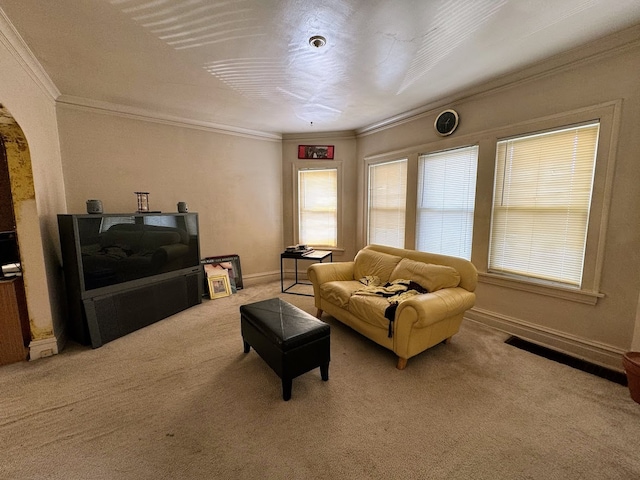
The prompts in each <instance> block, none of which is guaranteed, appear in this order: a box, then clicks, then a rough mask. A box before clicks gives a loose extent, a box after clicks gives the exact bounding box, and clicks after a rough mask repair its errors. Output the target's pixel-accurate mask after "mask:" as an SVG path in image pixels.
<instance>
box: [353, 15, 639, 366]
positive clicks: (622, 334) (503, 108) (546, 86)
mask: <svg viewBox="0 0 640 480" xmlns="http://www.w3.org/2000/svg"><path fill="white" fill-rule="evenodd" d="M639 74H640V28H638V27H636V28H633V29H630V30H628V31H626V32H623V33H622V34H619V35H617V36H613V37H611V38H609V39H605V40H603V41H601V42H597V43H596V44H593V45H590V46H586V47H584V48H583V49H581V50H579V51H574V52H570V53H567V54H565V55H561V56H558V57H555V58H552V59H549V60H547V61H545V62H542V63H540V64H538V65H535V66H533V67H531V68H530V69H529V70H527V71H523V72H518V73H517V74H514V75H512V76H509V77H505V78H503V79H499V80H496V81H494V82H492V83H491V84H488V85H485V86H483V87H479V88H476V89H475V90H474V91H470V92H464V93H462V94H461V95H459V97H457V98H458V99H457V100H455V101H454V99H452V100H451V102H449V103H447V104H441V105H437V106H434V108H433V109H432V110H431V111H428V112H426V113H425V114H423V115H421V116H418V117H416V118H415V119H413V120H409V121H406V122H404V123H402V124H400V125H397V126H393V127H389V128H384V129H381V130H377V131H372V132H366V133H365V132H361V135H360V136H359V138H358V153H359V160H360V161H361V162H362V161H363V159H364V158H365V157H368V156H373V155H380V154H385V153H387V152H393V151H403V150H414V151H415V150H420V149H421V148H423V149H424V151H437V150H441V149H446V148H451V147H452V146H456V143H457V142H458V143H459V142H463V143H466V144H474V143H479V144H480V159H479V166H478V191H477V204H476V216H475V225H474V229H475V230H476V233H475V234H474V244H473V256H472V261H473V262H474V264H476V266H477V267H478V270H479V272H480V273H481V274H482V273H483V272H486V270H487V252H488V240H489V235H488V231H489V225H490V204H491V198H492V179H493V169H494V159H495V152H494V151H493V150H492V149H491V147H492V142H493V143H495V140H496V138H495V137H496V133H495V132H498V131H501V130H502V131H505V129H508V128H510V127H511V126H513V125H518V124H525V123H527V122H532V121H534V120H541V119H548V118H550V117H553V116H561V115H565V114H568V113H569V112H574V111H577V110H580V109H588V108H591V107H593V106H597V105H600V104H603V103H607V102H610V103H614V104H616V105H618V108H617V110H616V112H617V113H616V114H619V116H618V117H617V118H616V119H615V120H614V121H612V122H611V121H610V124H611V123H615V125H614V126H613V129H614V130H616V129H617V132H615V133H617V137H616V135H614V138H617V140H618V141H617V144H614V145H612V151H613V157H615V158H614V160H615V171H614V172H613V177H612V178H613V182H612V193H611V196H610V198H608V199H609V200H610V208H609V216H608V223H607V224H604V225H602V228H603V229H604V230H603V231H604V232H605V237H606V243H605V248H604V250H603V252H602V253H603V263H602V272H601V275H600V280H601V284H600V293H601V294H603V298H600V299H599V300H598V301H597V303H596V304H595V305H586V304H581V303H577V302H574V301H569V300H565V299H560V298H554V297H549V296H546V295H540V294H538V293H534V292H531V291H524V290H518V289H513V288H507V287H504V286H501V285H496V284H493V283H489V282H487V281H486V279H483V278H482V275H481V278H480V283H479V286H478V289H477V302H476V308H475V309H474V311H473V312H471V313H470V314H469V315H468V316H469V317H470V318H474V319H476V320H478V321H482V322H485V323H488V324H491V325H493V326H496V327H498V328H502V329H504V330H507V331H510V332H512V333H516V334H519V335H522V336H525V337H527V338H530V339H532V340H535V341H537V342H540V343H544V344H547V345H550V346H553V347H555V348H559V349H561V350H564V351H567V352H570V353H572V354H574V355H578V356H582V357H586V358H589V359H590V360H591V361H594V362H597V363H601V364H605V365H607V366H610V367H612V368H617V369H621V364H620V354H621V353H622V352H624V351H626V350H628V349H630V348H631V345H632V338H633V336H634V331H635V330H637V329H638V328H639V327H638V326H637V318H638V315H637V309H638V293H639V292H640V275H638V272H639V271H640V254H639V252H640V249H639V247H640V223H639V222H638V207H639V206H640V189H639V188H638V185H640V164H639V163H638V151H640V135H638V132H639V131H640V83H639V82H638V78H639ZM449 107H453V108H455V109H456V110H457V111H458V112H459V114H460V126H459V128H458V130H457V131H456V133H455V134H454V135H452V136H451V137H448V138H446V139H441V138H439V137H438V136H437V135H436V134H435V133H434V129H433V121H434V118H435V116H436V114H437V113H438V112H439V111H441V110H443V109H445V108H449ZM522 128H523V129H526V126H523V127H522ZM492 137H493V138H492ZM363 176H364V170H363V168H361V169H360V177H361V178H363ZM363 183H364V182H361V185H362V184H363ZM358 195H359V199H358V201H361V199H362V198H364V197H363V195H364V192H363V191H360V192H359V193H358ZM596 233H597V232H596ZM360 234H361V237H360V238H361V239H362V238H364V236H363V235H364V232H362V231H361V232H360ZM407 246H408V247H412V246H411V245H407ZM636 337H638V334H637V333H636ZM636 345H637V342H636Z"/></svg>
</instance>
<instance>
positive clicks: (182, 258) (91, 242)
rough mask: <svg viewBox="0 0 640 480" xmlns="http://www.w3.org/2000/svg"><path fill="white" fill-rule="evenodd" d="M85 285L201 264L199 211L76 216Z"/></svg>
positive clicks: (114, 282)
mask: <svg viewBox="0 0 640 480" xmlns="http://www.w3.org/2000/svg"><path fill="white" fill-rule="evenodd" d="M77 228H78V238H79V243H80V245H79V249H80V253H81V257H82V258H81V262H82V264H81V270H82V276H83V278H84V287H85V290H93V289H96V288H102V287H106V286H111V285H117V284H119V283H123V282H128V281H131V280H137V279H140V278H145V277H149V276H152V275H158V274H161V273H167V272H173V271H176V270H181V269H184V268H190V267H199V265H200V251H199V246H198V245H199V244H198V217H197V215H196V214H175V215H174V214H158V215H152V214H144V215H122V216H118V215H96V216H91V215H88V216H79V217H77Z"/></svg>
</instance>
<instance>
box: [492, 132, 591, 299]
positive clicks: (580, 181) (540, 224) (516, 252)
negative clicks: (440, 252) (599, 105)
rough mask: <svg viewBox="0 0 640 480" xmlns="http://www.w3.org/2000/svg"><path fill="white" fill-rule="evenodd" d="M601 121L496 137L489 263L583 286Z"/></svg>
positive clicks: (501, 270)
mask: <svg viewBox="0 0 640 480" xmlns="http://www.w3.org/2000/svg"><path fill="white" fill-rule="evenodd" d="M598 134H599V123H591V124H588V125H580V126H573V127H569V128H563V129H560V130H555V131H552V132H547V133H541V134H536V135H528V136H522V137H518V138H512V139H508V140H503V141H500V142H498V145H497V153H496V175H495V188H494V200H493V214H492V222H491V243H490V255H489V270H490V271H492V272H499V273H508V274H515V275H521V276H525V277H530V278H536V279H542V280H546V281H551V282H558V283H561V284H565V285H569V286H576V287H580V286H581V282H582V271H583V263H584V256H585V245H586V238H587V225H588V222H589V207H590V203H591V193H592V187H593V178H594V170H595V161H596V149H597V144H598Z"/></svg>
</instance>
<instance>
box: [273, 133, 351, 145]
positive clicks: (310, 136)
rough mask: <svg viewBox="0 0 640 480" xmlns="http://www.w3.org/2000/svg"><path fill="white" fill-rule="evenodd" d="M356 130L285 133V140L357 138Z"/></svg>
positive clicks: (310, 140) (283, 137)
mask: <svg viewBox="0 0 640 480" xmlns="http://www.w3.org/2000/svg"><path fill="white" fill-rule="evenodd" d="M355 138H356V132H355V131H353V130H339V131H334V132H314V133H284V134H282V141H283V142H303V141H308V142H315V141H317V140H324V139H329V140H331V141H335V140H355Z"/></svg>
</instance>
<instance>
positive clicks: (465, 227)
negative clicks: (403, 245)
mask: <svg viewBox="0 0 640 480" xmlns="http://www.w3.org/2000/svg"><path fill="white" fill-rule="evenodd" d="M477 167H478V147H477V146H472V147H465V148H458V149H455V150H448V151H444V152H436V153H430V154H426V155H420V157H419V158H418V204H417V219H416V250H420V251H423V252H433V253H441V254H444V255H452V256H455V257H462V258H466V259H467V260H470V259H471V243H472V239H473V212H474V206H475V196H476V171H477Z"/></svg>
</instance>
